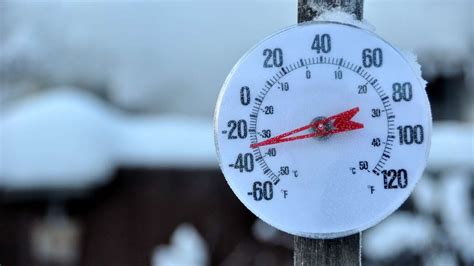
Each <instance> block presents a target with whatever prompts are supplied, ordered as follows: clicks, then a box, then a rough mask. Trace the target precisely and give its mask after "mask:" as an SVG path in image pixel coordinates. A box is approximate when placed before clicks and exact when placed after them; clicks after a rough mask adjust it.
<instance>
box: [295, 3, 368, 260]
mask: <svg viewBox="0 0 474 266" xmlns="http://www.w3.org/2000/svg"><path fill="white" fill-rule="evenodd" d="M363 3H364V1H363V0H298V23H302V22H307V21H312V20H313V19H314V18H316V17H317V16H319V15H320V14H321V13H322V12H324V11H325V10H328V9H332V8H335V7H338V8H340V9H341V10H343V11H345V12H347V13H350V14H355V16H356V18H357V19H359V20H361V19H362V17H363ZM361 239H362V233H356V234H353V235H350V236H347V237H341V238H335V239H311V238H305V237H299V236H295V238H294V249H295V250H294V265H295V266H300V265H301V266H302V265H334V266H336V265H361Z"/></svg>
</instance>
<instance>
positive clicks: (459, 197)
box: [439, 170, 474, 263]
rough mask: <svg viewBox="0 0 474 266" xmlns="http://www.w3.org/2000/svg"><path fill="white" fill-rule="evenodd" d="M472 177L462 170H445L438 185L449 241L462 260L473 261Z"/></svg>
mask: <svg viewBox="0 0 474 266" xmlns="http://www.w3.org/2000/svg"><path fill="white" fill-rule="evenodd" d="M471 187H472V178H471V177H470V173H469V172H467V171H463V170H451V171H450V172H445V173H444V175H443V179H442V181H441V183H440V185H439V191H440V196H439V197H440V199H439V203H440V214H441V220H442V222H443V224H444V228H445V229H446V230H447V232H448V236H449V238H450V242H451V243H452V244H453V245H454V246H455V247H456V249H457V250H460V251H461V252H460V253H461V256H462V257H463V260H464V261H470V262H471V263H472V262H474V245H473V244H472V241H473V240H474V220H473V219H472V213H471V210H472V209H473V208H472V207H473V206H472V204H473V203H472V201H471V192H470V188H471Z"/></svg>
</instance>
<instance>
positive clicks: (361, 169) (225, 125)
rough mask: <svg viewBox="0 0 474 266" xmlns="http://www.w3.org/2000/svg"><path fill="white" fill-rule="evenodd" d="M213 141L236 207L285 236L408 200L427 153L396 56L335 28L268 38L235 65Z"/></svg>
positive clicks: (356, 31)
mask: <svg viewBox="0 0 474 266" xmlns="http://www.w3.org/2000/svg"><path fill="white" fill-rule="evenodd" d="M214 123H215V124H214V134H215V143H216V149H217V154H218V159H219V163H220V167H221V169H222V172H223V173H224V176H225V178H226V180H227V182H228V184H229V186H230V187H231V189H232V190H233V192H234V193H235V194H236V196H237V197H238V198H239V199H240V200H241V201H242V203H243V204H244V205H245V206H246V207H247V208H248V209H249V210H250V211H252V212H253V213H254V214H255V215H256V216H258V217H259V218H261V219H262V220H263V221H265V222H267V223H268V224H270V225H272V226H274V227H276V228H278V229H280V230H282V231H285V232H288V233H291V234H294V235H298V236H304V237H311V238H336V237H342V236H346V235H350V234H353V233H356V232H360V231H362V230H364V229H367V228H369V227H371V226H373V225H375V224H377V223H378V222H380V221H381V220H383V219H384V218H385V217H387V216H388V215H389V214H391V213H392V212H394V211H395V210H396V209H397V208H398V207H399V206H400V205H401V204H402V203H403V202H404V201H405V200H406V199H407V197H408V196H409V195H410V193H411V192H412V190H413V188H414V187H415V185H416V183H417V181H418V180H419V178H420V177H421V175H422V173H423V170H424V168H425V165H426V161H427V158H428V151H429V147H430V138H431V111H430V106H429V102H428V98H427V95H426V92H425V88H424V85H423V84H422V83H421V82H420V77H419V76H418V75H417V73H416V72H415V71H414V70H413V69H412V68H411V66H410V64H409V63H408V61H407V60H406V59H405V58H404V57H403V55H402V54H401V53H400V52H399V51H398V50H397V49H396V48H394V47H392V46H391V45H389V44H388V43H387V42H385V41H384V40H382V39H381V38H380V37H378V36H377V35H375V34H374V33H373V32H370V31H367V30H364V29H361V28H358V27H355V26H352V25H347V24H341V23H336V22H313V23H307V24H299V25H297V26H293V27H290V28H287V29H285V30H283V31H280V32H278V33H276V34H273V35H271V36H270V37H268V38H267V39H265V40H263V41H262V42H260V43H259V44H257V45H256V46H255V47H254V48H252V49H251V50H250V51H249V52H247V54H246V55H244V56H243V57H242V58H241V59H240V61H239V62H238V63H237V64H236V65H235V67H234V68H233V69H232V71H231V73H230V74H229V76H228V78H227V80H226V81H225V83H224V85H223V87H222V89H221V92H220V95H219V98H218V102H217V106H216V112H215V122H214Z"/></svg>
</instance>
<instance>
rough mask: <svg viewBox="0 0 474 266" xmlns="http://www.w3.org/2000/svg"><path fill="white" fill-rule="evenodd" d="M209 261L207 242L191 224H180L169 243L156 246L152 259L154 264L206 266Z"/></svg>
mask: <svg viewBox="0 0 474 266" xmlns="http://www.w3.org/2000/svg"><path fill="white" fill-rule="evenodd" d="M208 263H209V254H208V250H207V245H206V242H205V240H204V239H203V238H202V237H201V235H199V232H198V231H197V230H196V229H195V228H194V227H193V226H192V225H190V224H181V225H179V226H178V227H177V228H176V230H175V231H174V232H173V235H172V236H171V242H170V244H169V245H160V246H158V247H157V248H155V250H154V251H153V254H152V261H151V265H152V266H184V265H193V266H205V265H207V264H208Z"/></svg>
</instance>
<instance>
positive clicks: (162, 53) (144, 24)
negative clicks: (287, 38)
mask: <svg viewBox="0 0 474 266" xmlns="http://www.w3.org/2000/svg"><path fill="white" fill-rule="evenodd" d="M192 3H193V2H187V1H184V2H183V1H139V2H135V1H119V2H117V1H101V2H87V3H84V2H77V1H66V2H65V1H40V2H30V1H28V2H27V1H4V2H2V15H3V14H4V17H3V18H2V19H3V20H2V21H4V23H3V25H2V27H1V28H0V31H2V32H1V34H0V36H2V37H1V39H0V50H1V51H2V52H1V53H0V69H1V70H0V71H1V72H2V75H0V77H1V78H0V80H1V79H4V80H3V81H2V83H3V84H4V85H3V86H2V88H0V89H1V91H2V93H1V94H0V101H1V102H8V101H12V99H14V98H16V97H19V96H20V95H23V94H24V93H25V92H27V91H31V90H36V89H44V88H46V87H48V86H50V85H51V84H53V85H54V84H69V85H77V86H80V87H83V88H86V89H89V90H94V91H100V92H101V93H102V94H105V95H107V97H108V98H109V99H110V100H111V101H112V102H113V103H115V104H117V105H118V106H121V107H124V108H127V109H132V110H145V111H153V112H174V113H180V114H188V115H203V116H211V115H212V112H213V106H214V104H215V100H216V97H217V93H218V90H219V88H220V87H221V85H222V83H223V81H224V79H225V77H226V75H227V74H228V72H229V71H230V69H231V68H232V66H233V64H235V62H237V60H238V59H239V57H240V56H241V55H242V54H243V53H244V52H245V51H246V50H248V49H249V48H250V47H251V46H252V45H254V44H255V43H257V42H258V41H259V40H261V39H263V38H264V37H265V36H267V35H269V34H270V33H272V32H275V31H277V30H278V29H280V28H283V27H286V26H289V25H292V24H295V22H296V2H295V1H294V0H291V1H290V0H286V1H270V2H269V1H226V2H219V1H211V0H203V1H199V4H197V2H196V4H192ZM269 3H271V4H269ZM408 7H409V8H408ZM364 8H365V12H364V15H365V22H367V21H369V22H370V23H371V24H372V25H375V26H376V27H377V33H378V34H379V35H381V36H382V37H383V38H384V39H386V40H388V41H389V42H391V43H393V44H395V45H396V46H397V47H400V48H401V49H412V50H413V51H414V52H415V53H416V54H418V55H419V57H420V58H419V59H420V62H421V63H422V64H423V67H424V68H423V72H424V75H425V76H432V75H434V74H435V73H448V74H449V73H452V72H456V73H459V72H462V71H463V69H464V68H465V67H466V61H467V60H472V59H471V58H473V57H474V55H473V54H472V51H473V50H472V40H473V39H474V37H473V30H472V29H473V27H472V20H471V18H472V10H473V8H472V1H470V0H453V1H435V2H433V1H431V0H416V1H415V0H413V1H410V4H409V5H408V4H407V3H406V1H394V0H391V1H388V0H383V1H376V0H367V1H365V3H364ZM229 10H232V12H228V11H229ZM421 12H422V13H423V15H420V13H421ZM276 14H277V15H276ZM333 15H334V14H333ZM325 16H326V17H325ZM327 16H328V15H327V14H325V15H323V19H328V17H327ZM339 16H340V18H339V20H343V19H345V20H348V18H347V15H345V14H339ZM344 16H345V18H343V17H344ZM441 18H442V19H441ZM363 25H366V23H364V24H363ZM394 25H395V26H394ZM90 29H94V30H90ZM237 33H238V34H237ZM242 33H244V34H242ZM428 33H429V34H428ZM420 36H422V38H420ZM58 55H60V56H58ZM70 62H74V64H71V63H70ZM466 71H467V69H466ZM44 84H46V85H47V86H45V85H44ZM185 99H199V101H197V102H194V103H192V104H189V102H188V101H186V100H185Z"/></svg>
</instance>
